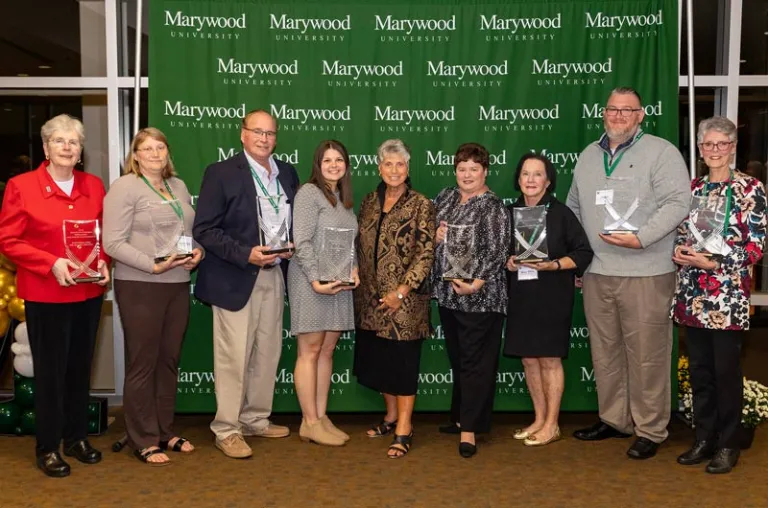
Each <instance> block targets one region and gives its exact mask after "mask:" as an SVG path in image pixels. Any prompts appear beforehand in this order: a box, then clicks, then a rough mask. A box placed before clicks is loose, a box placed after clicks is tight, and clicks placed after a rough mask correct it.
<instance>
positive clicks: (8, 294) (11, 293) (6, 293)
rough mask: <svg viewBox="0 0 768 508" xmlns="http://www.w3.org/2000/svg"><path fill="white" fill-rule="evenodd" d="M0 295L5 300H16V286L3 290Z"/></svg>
mask: <svg viewBox="0 0 768 508" xmlns="http://www.w3.org/2000/svg"><path fill="white" fill-rule="evenodd" d="M0 293H2V295H3V298H4V299H5V300H13V299H14V298H16V284H15V283H14V284H13V285H11V286H8V287H7V288H5V290H0Z"/></svg>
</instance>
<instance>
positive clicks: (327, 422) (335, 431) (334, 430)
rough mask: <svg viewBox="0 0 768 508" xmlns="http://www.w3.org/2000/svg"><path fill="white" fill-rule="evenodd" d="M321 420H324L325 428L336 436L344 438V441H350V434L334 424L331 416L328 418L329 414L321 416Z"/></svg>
mask: <svg viewBox="0 0 768 508" xmlns="http://www.w3.org/2000/svg"><path fill="white" fill-rule="evenodd" d="M320 421H321V422H322V424H323V426H324V427H325V430H327V431H328V432H330V433H331V434H333V435H334V436H336V437H340V438H341V439H343V440H344V442H347V441H349V434H347V433H346V432H344V431H343V430H341V429H340V428H338V427H337V426H336V425H334V424H333V422H332V421H331V419H330V418H328V415H325V416H323V417H322V418H320Z"/></svg>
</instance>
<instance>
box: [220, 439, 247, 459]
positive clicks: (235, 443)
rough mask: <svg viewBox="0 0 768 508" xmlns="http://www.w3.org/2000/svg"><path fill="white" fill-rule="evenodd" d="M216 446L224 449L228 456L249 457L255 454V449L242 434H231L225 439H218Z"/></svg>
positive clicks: (223, 451) (235, 457)
mask: <svg viewBox="0 0 768 508" xmlns="http://www.w3.org/2000/svg"><path fill="white" fill-rule="evenodd" d="M216 448H218V449H219V450H221V451H222V453H224V455H226V456H227V457H231V458H233V459H247V458H248V457H250V456H251V455H253V450H251V447H250V446H248V443H246V442H245V439H243V436H241V435H240V434H237V433H235V434H230V435H228V436H227V437H225V438H224V439H218V438H217V439H216Z"/></svg>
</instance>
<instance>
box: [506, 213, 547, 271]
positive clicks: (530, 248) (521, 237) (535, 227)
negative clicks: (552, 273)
mask: <svg viewBox="0 0 768 508" xmlns="http://www.w3.org/2000/svg"><path fill="white" fill-rule="evenodd" d="M512 210H513V212H512V213H513V216H514V220H515V231H514V235H515V263H540V262H542V261H547V260H548V259H549V248H548V247H547V207H546V206H544V205H541V206H528V207H525V208H522V207H521V208H513V209H512Z"/></svg>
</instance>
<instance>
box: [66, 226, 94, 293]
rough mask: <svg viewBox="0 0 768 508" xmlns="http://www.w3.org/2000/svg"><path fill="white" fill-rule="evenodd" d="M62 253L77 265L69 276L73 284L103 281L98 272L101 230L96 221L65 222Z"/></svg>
mask: <svg viewBox="0 0 768 508" xmlns="http://www.w3.org/2000/svg"><path fill="white" fill-rule="evenodd" d="M62 232H63V234H64V251H65V252H66V254H67V259H69V260H70V261H71V262H72V263H74V264H76V265H77V268H75V269H74V270H73V271H72V273H71V275H72V278H73V279H75V282H98V281H100V280H103V279H104V276H103V275H101V274H100V273H99V271H98V265H99V252H100V250H101V244H100V243H99V237H100V236H101V228H100V227H99V221H98V220H65V221H64V222H63V224H62Z"/></svg>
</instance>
